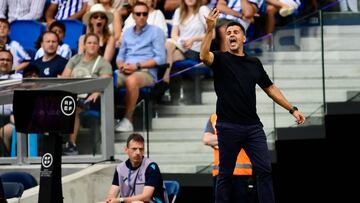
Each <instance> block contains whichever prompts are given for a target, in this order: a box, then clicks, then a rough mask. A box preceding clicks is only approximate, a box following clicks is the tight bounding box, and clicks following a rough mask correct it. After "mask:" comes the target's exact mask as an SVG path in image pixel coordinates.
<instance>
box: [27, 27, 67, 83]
mask: <svg viewBox="0 0 360 203" xmlns="http://www.w3.org/2000/svg"><path fill="white" fill-rule="evenodd" d="M59 40H60V39H59V37H58V35H57V34H56V33H55V32H53V31H46V32H44V33H43V34H42V36H41V48H42V49H43V51H44V55H43V56H42V57H40V58H38V59H36V60H35V61H34V62H32V63H33V64H34V65H35V66H36V67H37V68H38V69H39V73H40V77H58V75H61V74H62V72H63V70H64V68H65V65H66V63H67V59H65V58H63V57H62V56H60V55H58V54H57V50H58V47H59Z"/></svg>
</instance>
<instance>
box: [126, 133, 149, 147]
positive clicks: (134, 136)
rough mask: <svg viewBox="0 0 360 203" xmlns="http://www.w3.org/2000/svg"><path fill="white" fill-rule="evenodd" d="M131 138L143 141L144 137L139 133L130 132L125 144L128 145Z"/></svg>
mask: <svg viewBox="0 0 360 203" xmlns="http://www.w3.org/2000/svg"><path fill="white" fill-rule="evenodd" d="M131 140H133V141H135V142H140V143H143V144H144V143H145V140H144V137H143V136H142V135H140V134H139V133H131V134H130V135H129V137H128V139H127V140H126V146H127V147H129V143H130V141H131Z"/></svg>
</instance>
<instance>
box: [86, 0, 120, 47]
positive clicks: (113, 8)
mask: <svg viewBox="0 0 360 203" xmlns="http://www.w3.org/2000/svg"><path fill="white" fill-rule="evenodd" d="M98 3H99V4H102V5H103V6H104V8H105V10H106V11H108V12H111V13H112V14H113V16H114V20H113V22H112V23H110V24H109V25H108V27H109V31H110V33H111V34H112V35H114V38H115V41H116V42H119V41H120V36H121V28H122V23H123V21H122V18H121V12H120V8H121V7H122V4H124V0H89V2H88V8H87V10H90V8H91V7H92V6H93V5H95V4H98ZM117 44H118V43H117Z"/></svg>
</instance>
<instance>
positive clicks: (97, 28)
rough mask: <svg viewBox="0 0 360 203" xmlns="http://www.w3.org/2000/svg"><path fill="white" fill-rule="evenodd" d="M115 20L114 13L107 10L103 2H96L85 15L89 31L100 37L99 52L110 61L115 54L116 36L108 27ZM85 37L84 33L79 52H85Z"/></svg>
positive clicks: (84, 19) (84, 18) (80, 40)
mask: <svg viewBox="0 0 360 203" xmlns="http://www.w3.org/2000/svg"><path fill="white" fill-rule="evenodd" d="M113 20H114V15H113V14H112V13H111V12H109V11H106V10H105V8H104V6H103V5H102V4H94V5H93V6H92V7H91V8H90V11H88V12H86V13H85V15H84V17H83V22H84V23H85V24H86V25H87V26H88V28H87V32H88V33H95V34H96V35H97V36H98V37H99V39H100V41H99V46H100V47H99V54H100V55H101V56H103V57H104V59H105V60H107V61H108V62H111V60H112V58H113V56H114V54H115V38H114V36H113V35H112V34H111V32H110V30H109V27H108V25H109V24H110V23H112V22H113ZM84 38H85V35H82V36H81V37H80V39H79V49H78V54H82V53H83V52H84V44H85V43H84Z"/></svg>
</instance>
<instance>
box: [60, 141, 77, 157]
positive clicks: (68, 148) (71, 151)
mask: <svg viewBox="0 0 360 203" xmlns="http://www.w3.org/2000/svg"><path fill="white" fill-rule="evenodd" d="M78 154H79V151H78V149H77V147H76V145H74V144H73V143H71V142H67V143H66V145H65V148H64V149H63V155H78Z"/></svg>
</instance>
